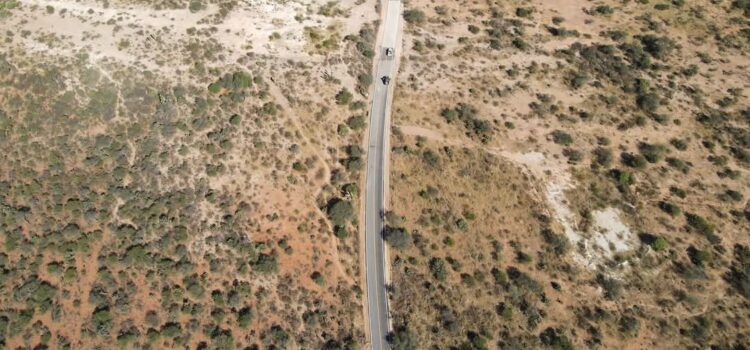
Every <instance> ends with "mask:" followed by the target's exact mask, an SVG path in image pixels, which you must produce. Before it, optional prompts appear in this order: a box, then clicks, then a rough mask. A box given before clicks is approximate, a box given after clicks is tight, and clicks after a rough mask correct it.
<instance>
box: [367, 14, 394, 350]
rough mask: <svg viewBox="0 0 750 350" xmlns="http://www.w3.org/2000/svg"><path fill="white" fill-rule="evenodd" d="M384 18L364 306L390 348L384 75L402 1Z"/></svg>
mask: <svg viewBox="0 0 750 350" xmlns="http://www.w3.org/2000/svg"><path fill="white" fill-rule="evenodd" d="M383 3H384V4H385V6H386V8H385V21H384V22H383V25H382V27H381V30H382V36H381V42H380V46H379V47H377V48H376V49H377V50H378V55H377V56H376V59H377V68H376V69H375V73H376V75H375V77H374V81H375V82H374V84H375V87H374V89H373V93H372V110H371V111H370V133H369V138H368V142H367V143H368V145H367V146H368V147H367V173H366V184H365V270H366V274H367V277H366V279H367V310H368V313H369V314H368V315H367V317H368V319H369V325H370V337H371V346H372V349H373V350H381V349H389V348H390V347H389V345H388V342H387V341H386V336H387V335H388V332H389V330H390V322H389V319H388V295H387V293H386V285H385V264H387V261H386V260H385V247H384V244H383V235H382V233H383V228H384V223H383V213H384V210H385V191H384V190H385V177H386V176H388V174H386V169H387V167H386V161H387V154H386V152H388V151H389V150H387V149H385V148H386V147H387V146H388V142H387V141H386V137H387V135H388V127H389V126H388V125H389V119H390V96H389V93H388V92H389V88H390V85H385V84H383V81H382V80H381V78H382V77H384V76H389V77H390V78H391V82H392V83H395V81H396V80H395V75H396V67H397V62H396V60H397V57H396V56H397V55H398V54H399V51H400V49H401V47H400V46H401V45H400V43H399V38H400V35H399V31H400V30H401V1H399V0H384V1H383ZM385 48H394V49H395V53H394V55H393V57H386V55H385Z"/></svg>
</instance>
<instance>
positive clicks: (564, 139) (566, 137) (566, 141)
mask: <svg viewBox="0 0 750 350" xmlns="http://www.w3.org/2000/svg"><path fill="white" fill-rule="evenodd" d="M550 135H552V141H553V142H555V143H556V144H558V145H563V146H568V145H570V144H572V143H573V136H570V134H568V133H567V132H565V131H562V130H555V131H553V132H552V133H551V134H550Z"/></svg>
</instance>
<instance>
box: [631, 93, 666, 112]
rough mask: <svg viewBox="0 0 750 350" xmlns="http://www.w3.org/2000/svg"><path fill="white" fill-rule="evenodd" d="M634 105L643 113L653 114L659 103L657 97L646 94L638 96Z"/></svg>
mask: <svg viewBox="0 0 750 350" xmlns="http://www.w3.org/2000/svg"><path fill="white" fill-rule="evenodd" d="M636 104H637V105H638V107H639V108H640V109H642V110H644V111H645V112H649V113H652V112H655V111H656V109H657V108H659V105H660V104H661V102H660V101H659V96H658V95H656V94H654V93H646V94H642V95H638V97H637V98H636Z"/></svg>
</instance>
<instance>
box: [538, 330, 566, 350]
mask: <svg viewBox="0 0 750 350" xmlns="http://www.w3.org/2000/svg"><path fill="white" fill-rule="evenodd" d="M539 341H541V342H542V344H544V345H545V346H547V347H550V348H553V349H557V350H573V349H574V348H575V347H574V346H573V343H572V342H571V341H570V339H568V337H567V336H566V335H565V333H564V332H563V331H562V330H559V329H557V328H552V327H548V328H546V329H545V330H544V331H542V333H540V334H539Z"/></svg>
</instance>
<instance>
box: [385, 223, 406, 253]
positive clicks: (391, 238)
mask: <svg viewBox="0 0 750 350" xmlns="http://www.w3.org/2000/svg"><path fill="white" fill-rule="evenodd" d="M383 239H384V240H385V241H386V242H387V243H388V244H389V245H390V246H392V247H394V248H397V249H404V248H407V247H409V246H410V245H411V244H412V238H411V236H410V235H409V232H407V231H406V229H404V228H401V227H399V228H394V227H390V226H386V228H385V230H384V232H383Z"/></svg>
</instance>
